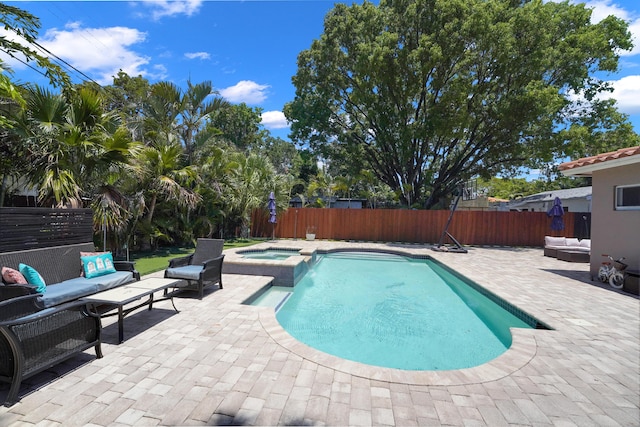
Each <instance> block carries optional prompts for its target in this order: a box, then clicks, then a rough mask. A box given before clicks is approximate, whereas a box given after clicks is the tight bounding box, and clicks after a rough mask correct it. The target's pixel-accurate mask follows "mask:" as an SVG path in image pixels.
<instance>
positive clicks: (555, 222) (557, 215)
mask: <svg viewBox="0 0 640 427" xmlns="http://www.w3.org/2000/svg"><path fill="white" fill-rule="evenodd" d="M563 215H564V209H562V200H560V198H559V197H556V198H555V200H554V201H553V206H551V209H549V211H548V212H547V216H550V217H551V218H552V219H551V229H552V230H554V231H560V230H564V220H563V219H562V216H563Z"/></svg>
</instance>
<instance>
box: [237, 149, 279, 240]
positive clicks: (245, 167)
mask: <svg viewBox="0 0 640 427" xmlns="http://www.w3.org/2000/svg"><path fill="white" fill-rule="evenodd" d="M232 158H233V160H234V161H235V162H236V164H237V167H236V168H235V169H234V171H235V173H234V174H233V175H232V176H231V178H230V180H229V181H230V182H229V185H230V188H229V192H228V193H227V194H228V203H229V206H230V211H231V212H232V214H233V216H234V217H236V218H238V220H239V222H240V224H239V225H240V235H241V237H249V230H250V227H251V213H252V212H253V211H254V210H255V209H257V208H260V207H264V206H265V205H266V202H267V199H266V198H267V197H268V195H269V193H270V192H271V191H273V192H274V193H275V194H276V198H278V199H279V200H280V203H279V205H280V206H282V204H283V202H282V201H283V200H284V199H285V198H288V196H289V189H288V184H289V183H288V181H287V180H286V179H285V177H284V176H283V175H277V174H276V173H275V171H274V168H273V165H272V164H271V162H270V161H269V159H268V158H266V157H264V156H259V155H257V154H253V153H252V154H249V155H248V156H247V155H245V154H244V153H234V154H233V155H232Z"/></svg>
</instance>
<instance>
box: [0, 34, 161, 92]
mask: <svg viewBox="0 0 640 427" xmlns="http://www.w3.org/2000/svg"><path fill="white" fill-rule="evenodd" d="M7 34H10V33H6V32H5V33H4V34H2V35H7ZM146 37H147V34H146V33H145V32H143V31H140V30H137V29H135V28H127V27H107V28H85V27H83V26H82V24H81V23H80V22H71V23H69V24H67V25H66V26H65V27H64V29H58V28H52V29H49V30H47V31H46V32H45V33H44V34H43V35H42V36H41V37H40V38H39V39H38V43H39V44H40V45H41V46H43V47H44V48H45V49H47V50H48V51H49V52H52V53H53V54H55V55H56V56H58V57H59V58H62V59H63V60H64V61H66V62H67V63H69V64H71V65H72V66H73V67H75V68H76V69H78V70H80V71H82V72H83V73H85V74H87V75H88V76H89V77H91V78H93V79H94V80H95V81H97V82H98V83H100V84H103V85H104V84H112V83H113V76H115V75H116V74H117V73H118V71H119V70H123V71H124V72H126V73H127V74H129V75H131V76H137V75H142V76H145V77H148V78H151V77H153V78H158V79H162V78H165V77H166V69H164V68H163V66H154V68H155V70H153V71H149V70H148V67H149V63H150V61H151V58H149V57H148V56H144V55H141V54H139V53H137V52H135V51H134V50H132V47H133V46H135V45H137V44H140V43H143V42H144V41H145V40H146ZM10 38H11V39H12V40H16V41H19V42H20V43H22V44H24V45H28V43H27V42H26V41H25V40H24V39H22V38H20V37H18V36H16V35H15V34H13V36H12V37H10ZM43 54H44V53H43ZM44 55H46V54H44ZM10 65H11V67H12V68H14V69H23V68H25V67H24V66H23V65H22V64H20V63H19V62H16V61H11V62H10ZM65 68H68V67H65ZM68 72H69V73H70V74H71V77H72V78H81V79H84V77H82V76H78V75H76V73H74V72H73V71H72V70H70V69H69V70H68Z"/></svg>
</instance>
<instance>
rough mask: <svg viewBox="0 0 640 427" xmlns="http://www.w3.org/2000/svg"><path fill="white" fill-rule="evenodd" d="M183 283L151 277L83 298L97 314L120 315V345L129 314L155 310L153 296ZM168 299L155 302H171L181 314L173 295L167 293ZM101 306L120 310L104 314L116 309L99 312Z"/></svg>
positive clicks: (103, 315) (104, 315)
mask: <svg viewBox="0 0 640 427" xmlns="http://www.w3.org/2000/svg"><path fill="white" fill-rule="evenodd" d="M179 282H181V280H180V279H178V280H176V279H163V278H159V277H151V278H148V279H142V280H140V281H138V282H133V283H129V284H126V285H122V286H118V287H117V288H113V289H109V290H106V291H102V292H98V293H96V294H93V295H89V296H87V297H84V298H81V300H82V301H85V302H87V303H89V304H90V305H91V306H93V310H94V312H95V313H96V314H98V315H100V316H102V317H107V316H115V315H116V314H117V315H118V343H121V342H123V341H124V318H125V316H126V315H127V314H129V313H131V312H132V311H134V310H137V309H138V308H140V307H144V306H145V305H148V306H149V310H151V309H152V308H153V302H154V299H153V294H154V293H155V292H158V291H164V290H166V289H169V288H171V287H173V286H175V284H176V283H179ZM165 295H166V297H164V298H160V299H157V300H155V301H156V302H159V301H165V300H171V305H172V306H173V309H174V310H175V311H176V313H179V311H178V309H177V308H176V306H175V304H174V303H173V293H168V294H167V293H165ZM144 297H149V298H148V299H147V300H145V301H144V302H142V303H140V304H137V305H135V306H134V307H128V308H126V309H125V308H124V306H125V305H127V304H130V303H132V302H134V301H137V300H139V299H142V298H144ZM100 305H108V306H115V307H117V308H118V312H117V313H110V314H104V313H107V312H109V311H111V310H113V308H114V307H109V308H108V309H107V310H106V311H102V310H98V309H97V307H98V306H100Z"/></svg>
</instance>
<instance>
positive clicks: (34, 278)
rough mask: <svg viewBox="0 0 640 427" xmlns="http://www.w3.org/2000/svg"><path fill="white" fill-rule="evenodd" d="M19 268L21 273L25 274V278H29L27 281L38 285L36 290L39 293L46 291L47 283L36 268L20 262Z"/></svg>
mask: <svg viewBox="0 0 640 427" xmlns="http://www.w3.org/2000/svg"><path fill="white" fill-rule="evenodd" d="M18 270H20V273H21V274H22V275H23V276H24V278H25V279H27V282H28V283H29V284H30V285H36V291H37V292H38V293H44V292H46V290H47V284H46V283H45V282H44V279H43V278H42V276H41V275H40V273H38V271H37V270H36V269H35V268H33V267H31V266H29V265H27V264H20V265H18Z"/></svg>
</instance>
